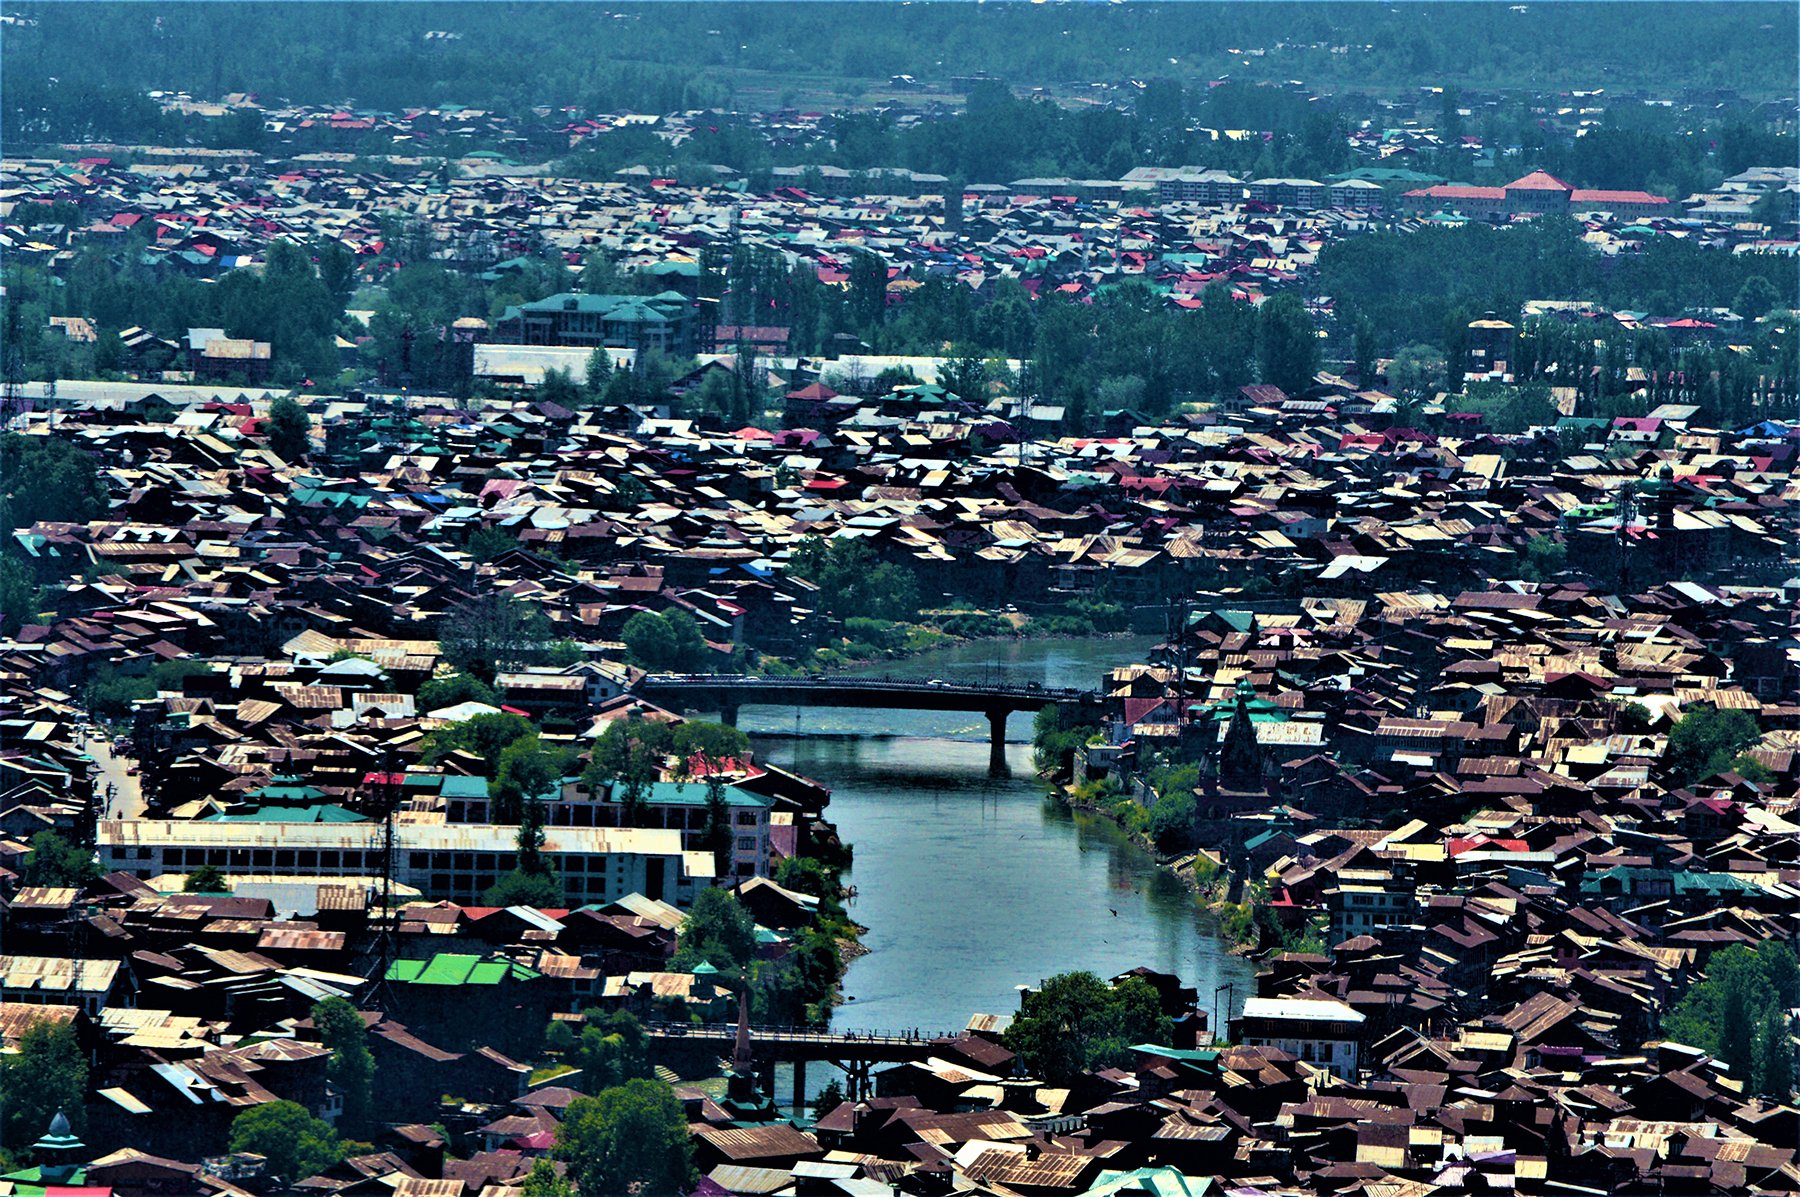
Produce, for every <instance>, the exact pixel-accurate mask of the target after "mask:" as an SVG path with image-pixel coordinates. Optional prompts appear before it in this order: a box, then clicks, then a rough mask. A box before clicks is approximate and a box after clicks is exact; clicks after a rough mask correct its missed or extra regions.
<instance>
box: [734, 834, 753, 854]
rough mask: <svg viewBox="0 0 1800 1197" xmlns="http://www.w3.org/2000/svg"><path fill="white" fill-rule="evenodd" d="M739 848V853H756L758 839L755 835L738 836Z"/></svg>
mask: <svg viewBox="0 0 1800 1197" xmlns="http://www.w3.org/2000/svg"><path fill="white" fill-rule="evenodd" d="M737 846H738V851H739V852H754V851H756V837H755V836H753V835H740V836H738V841H737Z"/></svg>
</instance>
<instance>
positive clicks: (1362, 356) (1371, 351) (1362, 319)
mask: <svg viewBox="0 0 1800 1197" xmlns="http://www.w3.org/2000/svg"><path fill="white" fill-rule="evenodd" d="M1375 352H1376V348H1375V326H1374V325H1373V324H1371V323H1370V322H1369V318H1368V317H1367V316H1358V317H1357V318H1356V325H1355V327H1354V330H1353V331H1352V334H1351V361H1352V364H1353V366H1354V367H1355V370H1356V385H1357V386H1360V387H1362V388H1363V389H1364V390H1365V391H1366V390H1368V389H1370V388H1371V387H1372V386H1373V385H1374V383H1375Z"/></svg>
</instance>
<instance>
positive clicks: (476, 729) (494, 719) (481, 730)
mask: <svg viewBox="0 0 1800 1197" xmlns="http://www.w3.org/2000/svg"><path fill="white" fill-rule="evenodd" d="M536 734H537V733H536V730H535V729H534V728H533V727H532V726H531V722H530V720H528V719H526V718H525V717H524V716H522V715H515V714H513V713H512V712H511V711H496V712H493V713H491V714H482V715H475V716H473V717H471V718H468V719H464V720H463V721H462V722H461V723H452V724H451V725H450V726H449V727H441V728H439V729H438V730H437V731H434V732H432V733H431V736H430V738H429V739H427V740H426V742H425V754H424V755H425V763H426V764H435V763H436V762H437V761H439V760H441V759H442V758H443V757H446V756H448V755H450V754H451V753H452V752H467V753H471V754H473V755H475V756H478V757H480V758H481V759H482V760H484V761H486V762H487V763H488V765H489V767H490V768H492V769H493V771H494V772H495V773H496V774H498V773H499V771H500V757H501V755H502V754H503V753H504V752H505V751H506V750H507V748H509V747H511V746H512V745H513V744H514V743H515V742H517V741H519V740H521V739H524V738H525V737H528V736H529V737H532V738H535V737H536Z"/></svg>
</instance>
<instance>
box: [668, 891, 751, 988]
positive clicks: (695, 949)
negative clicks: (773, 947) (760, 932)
mask: <svg viewBox="0 0 1800 1197" xmlns="http://www.w3.org/2000/svg"><path fill="white" fill-rule="evenodd" d="M755 957H756V920H755V919H753V918H751V917H750V912H749V911H748V910H746V909H745V908H744V904H743V903H742V902H740V901H738V900H737V897H736V896H735V895H733V894H731V893H728V892H726V891H725V890H722V889H704V890H701V891H700V896H699V897H698V898H695V899H694V906H693V909H691V910H689V911H688V915H687V918H685V919H683V920H682V923H681V934H680V935H679V936H678V937H677V942H676V947H675V960H674V966H675V967H676V968H682V969H686V968H693V967H694V966H695V965H698V964H700V963H701V962H703V961H704V962H705V963H707V964H710V965H712V966H713V967H714V968H716V969H718V970H720V971H721V972H730V971H732V970H733V969H740V968H743V967H744V966H745V965H747V964H749V963H750V961H751V960H753V959H754V958H755Z"/></svg>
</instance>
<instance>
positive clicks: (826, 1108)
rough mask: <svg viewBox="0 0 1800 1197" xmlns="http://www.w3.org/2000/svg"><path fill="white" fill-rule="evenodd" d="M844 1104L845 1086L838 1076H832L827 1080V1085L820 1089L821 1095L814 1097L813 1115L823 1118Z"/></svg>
mask: <svg viewBox="0 0 1800 1197" xmlns="http://www.w3.org/2000/svg"><path fill="white" fill-rule="evenodd" d="M843 1104H844V1087H843V1086H842V1085H840V1084H838V1082H837V1078H836V1077H832V1078H831V1079H830V1080H828V1081H826V1082H825V1087H824V1088H823V1089H820V1090H819V1095H818V1096H817V1097H815V1098H813V1117H814V1118H823V1117H824V1116H825V1115H827V1114H829V1113H831V1111H833V1110H835V1109H837V1108H838V1107H839V1106H841V1105H843Z"/></svg>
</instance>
